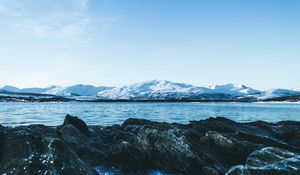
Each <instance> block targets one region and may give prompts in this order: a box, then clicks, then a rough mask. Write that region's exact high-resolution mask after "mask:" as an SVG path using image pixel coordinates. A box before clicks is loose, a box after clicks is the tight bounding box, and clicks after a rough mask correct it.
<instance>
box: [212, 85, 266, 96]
mask: <svg viewBox="0 0 300 175" xmlns="http://www.w3.org/2000/svg"><path fill="white" fill-rule="evenodd" d="M209 88H210V89H211V90H212V91H211V93H214V94H215V93H222V94H230V95H233V96H242V95H254V94H260V93H261V91H259V90H255V89H253V88H250V87H247V86H245V85H240V86H235V85H234V84H231V83H230V84H225V85H214V86H210V87H209Z"/></svg>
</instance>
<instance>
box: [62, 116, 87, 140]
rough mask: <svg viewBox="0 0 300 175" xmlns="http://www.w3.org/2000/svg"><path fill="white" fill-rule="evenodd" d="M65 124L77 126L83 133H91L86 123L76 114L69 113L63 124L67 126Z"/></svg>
mask: <svg viewBox="0 0 300 175" xmlns="http://www.w3.org/2000/svg"><path fill="white" fill-rule="evenodd" d="M65 125H73V126H75V127H76V128H77V129H78V130H79V131H80V132H81V133H83V134H84V135H86V136H88V137H89V136H90V135H91V133H90V131H89V128H88V126H87V125H86V123H85V122H84V121H82V120H81V119H79V118H78V117H76V116H71V115H69V114H68V115H67V116H66V118H65V120H64V123H63V126H65Z"/></svg>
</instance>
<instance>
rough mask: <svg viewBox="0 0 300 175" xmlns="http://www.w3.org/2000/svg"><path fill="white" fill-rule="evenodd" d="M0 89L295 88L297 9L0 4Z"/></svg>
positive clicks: (46, 1) (155, 3) (218, 4)
mask: <svg viewBox="0 0 300 175" xmlns="http://www.w3.org/2000/svg"><path fill="white" fill-rule="evenodd" d="M0 26H1V27H0V86H3V85H5V84H10V85H15V86H19V87H29V86H41V87H44V86H48V85H53V84H55V85H63V86H65V85H71V84H77V83H84V84H94V85H110V86H119V85H125V84H130V83H134V82H141V81H146V80H151V79H167V80H171V81H175V82H183V83H191V84H194V85H202V86H207V85H212V84H224V83H229V82H230V83H235V84H246V85H248V86H252V87H254V88H259V89H269V88H273V87H282V88H295V87H299V86H300V69H299V67H300V1H298V0H280V1H279V0H226V1H225V0H201V1H200V0H0Z"/></svg>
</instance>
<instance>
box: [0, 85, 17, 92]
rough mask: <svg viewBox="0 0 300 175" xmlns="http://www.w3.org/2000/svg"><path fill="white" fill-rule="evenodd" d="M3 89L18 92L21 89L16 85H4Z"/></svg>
mask: <svg viewBox="0 0 300 175" xmlns="http://www.w3.org/2000/svg"><path fill="white" fill-rule="evenodd" d="M1 90H4V91H9V92H18V91H19V90H20V89H19V88H17V87H14V86H4V87H2V88H1Z"/></svg>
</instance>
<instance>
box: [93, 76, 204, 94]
mask: <svg viewBox="0 0 300 175" xmlns="http://www.w3.org/2000/svg"><path fill="white" fill-rule="evenodd" d="M208 91H209V89H208V88H202V87H195V86H192V85H189V84H183V83H173V82H170V81H166V80H151V81H146V82H143V83H137V84H133V85H129V86H123V87H117V88H113V89H110V90H106V91H102V92H100V93H98V96H99V97H100V98H104V99H133V98H146V99H165V98H166V97H169V98H181V97H184V96H186V95H190V94H199V93H207V92H208Z"/></svg>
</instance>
